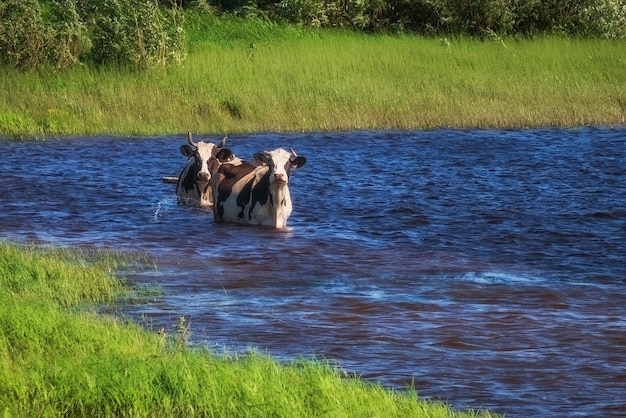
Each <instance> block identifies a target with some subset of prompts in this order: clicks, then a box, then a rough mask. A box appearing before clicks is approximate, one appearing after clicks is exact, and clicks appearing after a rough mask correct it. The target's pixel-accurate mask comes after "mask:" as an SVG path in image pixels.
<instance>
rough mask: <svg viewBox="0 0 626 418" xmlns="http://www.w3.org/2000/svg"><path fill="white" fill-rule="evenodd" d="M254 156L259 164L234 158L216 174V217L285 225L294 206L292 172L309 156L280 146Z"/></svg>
mask: <svg viewBox="0 0 626 418" xmlns="http://www.w3.org/2000/svg"><path fill="white" fill-rule="evenodd" d="M254 160H255V161H256V163H257V164H258V165H255V164H253V163H249V162H245V161H241V160H240V159H238V158H235V159H233V160H232V161H231V162H228V163H225V164H222V165H221V166H220V167H219V169H218V170H217V172H216V173H215V174H214V175H213V180H212V181H211V183H212V187H213V200H214V202H215V204H214V205H213V216H214V218H215V221H217V222H234V223H240V224H249V225H263V226H269V227H273V228H285V227H286V225H287V219H288V218H289V216H290V215H291V210H292V203H291V196H290V194H289V187H288V183H289V174H290V172H291V170H293V169H296V168H299V167H302V166H303V165H304V164H305V163H306V158H305V157H302V156H297V155H296V153H295V152H294V151H293V150H291V152H288V151H285V150H284V149H282V148H278V149H276V150H274V151H265V152H264V153H256V154H254Z"/></svg>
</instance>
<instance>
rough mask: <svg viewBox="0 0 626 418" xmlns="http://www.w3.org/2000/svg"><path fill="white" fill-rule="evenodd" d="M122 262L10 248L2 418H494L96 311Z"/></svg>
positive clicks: (0, 364)
mask: <svg viewBox="0 0 626 418" xmlns="http://www.w3.org/2000/svg"><path fill="white" fill-rule="evenodd" d="M87 256H88V257H87ZM123 261H124V258H123V257H121V255H118V254H113V253H110V252H97V253H93V254H86V253H85V252H83V251H78V250H59V249H42V248H41V247H37V246H17V245H14V244H6V243H0V405H1V407H2V413H3V416H6V417H11V416H37V417H52V416H90V417H91V416H133V417H172V416H185V417H187V416H217V417H248V416H254V417H265V416H280V417H314V416H315V417H319V416H327V417H333V418H334V417H364V416H385V417H409V416H410V417H471V416H484V417H486V416H491V415H490V414H489V413H487V412H473V411H469V412H459V411H455V410H452V409H451V408H450V407H449V406H448V405H446V404H443V403H440V402H426V401H424V400H420V399H418V398H417V394H416V392H415V391H414V390H407V391H402V392H399V391H392V390H388V389H385V388H383V387H382V386H380V385H376V384H372V383H367V382H365V381H363V380H360V379H358V378H357V377H355V376H347V375H345V373H343V372H341V371H340V370H339V369H337V368H336V367H335V366H331V365H330V364H329V363H327V362H324V361H308V360H295V361H293V362H291V363H288V364H281V363H278V362H276V361H275V360H273V359H271V358H270V357H268V356H266V355H262V354H259V353H255V352H249V353H246V354H219V355H218V354H215V353H211V352H208V351H206V350H202V349H191V348H188V347H187V345H186V339H187V337H188V335H189V329H188V328H187V326H186V324H185V322H184V320H183V319H181V321H180V322H179V323H178V324H174V325H173V326H172V328H171V329H168V330H164V332H159V333H156V332H149V331H147V330H145V329H142V328H141V327H139V326H137V325H136V324H133V323H129V322H126V321H123V320H120V319H119V318H116V317H112V316H102V315H98V314H97V313H96V311H95V304H101V303H106V302H108V301H111V300H112V299H113V298H116V297H120V296H121V295H122V294H123V293H124V287H123V286H122V284H121V283H120V282H119V281H118V280H117V279H115V278H114V277H112V276H111V275H110V272H109V270H110V269H111V268H114V267H116V266H119V265H121V263H122V262H123Z"/></svg>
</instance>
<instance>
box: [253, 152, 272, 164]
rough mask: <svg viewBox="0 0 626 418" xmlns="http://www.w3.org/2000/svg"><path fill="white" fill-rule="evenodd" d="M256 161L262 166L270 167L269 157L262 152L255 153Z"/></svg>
mask: <svg viewBox="0 0 626 418" xmlns="http://www.w3.org/2000/svg"><path fill="white" fill-rule="evenodd" d="M254 160H255V161H256V162H258V163H259V164H261V165H269V162H268V161H267V157H266V156H265V154H263V153H260V152H257V153H255V154H254Z"/></svg>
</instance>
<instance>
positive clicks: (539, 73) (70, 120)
mask: <svg viewBox="0 0 626 418" xmlns="http://www.w3.org/2000/svg"><path fill="white" fill-rule="evenodd" d="M189 25H190V26H191V29H190V30H188V32H189V38H190V46H189V48H188V50H189V54H188V57H187V59H186V61H185V62H184V63H183V64H180V65H172V66H169V67H166V68H153V69H150V70H147V71H143V72H137V71H131V70H125V69H119V68H113V67H104V68H100V69H93V68H89V67H79V68H73V69H70V70H69V71H67V72H63V73H57V74H50V73H45V74H37V73H27V74H24V73H20V72H17V71H13V70H7V69H5V70H4V72H5V76H4V77H2V78H1V79H0V134H4V135H21V134H30V135H42V134H99V133H113V134H160V133H171V132H184V131H187V130H192V131H197V132H211V133H234V132H257V131H317V130H349V129H395V128H398V129H411V128H435V127H442V126H446V127H532V126H546V125H550V126H576V125H588V124H594V125H598V124H600V125H606V124H609V125H612V124H624V123H626V48H625V44H624V41H605V40H598V39H574V40H572V39H565V38H559V37H549V38H536V39H504V40H501V39H494V40H491V41H478V40H473V39H468V38H458V39H434V38H424V37H418V36H408V35H407V36H387V35H375V36H370V35H365V34H358V33H352V32H343V31H312V30H304V29H302V28H298V27H294V26H279V25H276V24H271V23H268V22H265V21H261V20H252V21H244V22H233V21H229V20H223V19H215V18H213V19H212V20H208V21H204V22H203V21H201V20H197V21H192V22H191V23H189Z"/></svg>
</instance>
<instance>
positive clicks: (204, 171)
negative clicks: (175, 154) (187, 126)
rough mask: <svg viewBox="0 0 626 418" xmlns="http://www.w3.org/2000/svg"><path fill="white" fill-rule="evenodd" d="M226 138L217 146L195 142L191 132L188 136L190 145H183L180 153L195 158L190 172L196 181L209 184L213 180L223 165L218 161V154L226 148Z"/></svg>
mask: <svg viewBox="0 0 626 418" xmlns="http://www.w3.org/2000/svg"><path fill="white" fill-rule="evenodd" d="M226 138H227V137H224V138H223V139H222V141H221V142H220V143H219V144H217V145H216V144H213V143H211V142H202V141H201V142H194V141H193V139H192V138H191V132H189V133H188V134H187V141H188V142H189V145H181V147H180V153H181V154H183V155H184V156H185V157H187V158H190V159H192V158H193V166H192V167H191V168H190V171H191V173H192V175H194V176H195V180H196V181H198V182H209V181H210V180H211V174H212V173H215V172H216V171H217V169H218V168H219V165H220V163H221V161H220V160H219V159H218V153H219V152H220V151H221V150H222V149H223V148H224V145H225V144H226ZM224 150H226V149H224ZM231 154H232V153H231Z"/></svg>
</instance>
